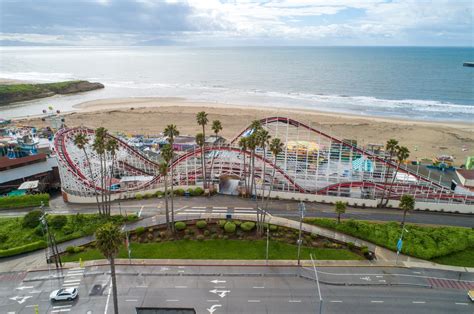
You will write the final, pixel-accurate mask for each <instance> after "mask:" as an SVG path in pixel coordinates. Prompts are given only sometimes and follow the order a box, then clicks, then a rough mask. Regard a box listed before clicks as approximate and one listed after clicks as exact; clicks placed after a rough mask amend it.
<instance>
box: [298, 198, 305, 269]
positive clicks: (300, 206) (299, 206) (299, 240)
mask: <svg viewBox="0 0 474 314" xmlns="http://www.w3.org/2000/svg"><path fill="white" fill-rule="evenodd" d="M298 210H299V211H300V231H299V236H298V266H300V265H301V259H300V257H301V243H302V242H303V240H301V228H302V225H303V218H304V214H305V212H306V206H305V205H304V203H303V202H300V203H299V204H298Z"/></svg>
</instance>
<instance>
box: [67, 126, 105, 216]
mask: <svg viewBox="0 0 474 314" xmlns="http://www.w3.org/2000/svg"><path fill="white" fill-rule="evenodd" d="M88 144H89V138H88V137H87V136H86V135H85V134H84V133H78V134H76V136H75V137H74V145H76V147H77V148H79V149H82V151H83V153H84V156H85V157H86V162H87V166H88V168H89V175H90V177H91V180H92V181H93V182H94V181H95V180H94V174H93V173H92V166H91V162H90V160H89V155H88V154H87V151H86V146H87V145H88ZM93 185H94V196H95V202H96V203H97V210H98V211H99V214H101V210H100V203H99V196H98V195H97V188H96V186H95V183H94V184H93Z"/></svg>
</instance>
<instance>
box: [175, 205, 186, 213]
mask: <svg viewBox="0 0 474 314" xmlns="http://www.w3.org/2000/svg"><path fill="white" fill-rule="evenodd" d="M185 208H188V205H186V206H183V207H181V208H178V209H175V210H174V212H175V213H176V212H177V211H180V210H183V209H185Z"/></svg>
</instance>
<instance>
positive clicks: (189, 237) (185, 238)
mask: <svg viewBox="0 0 474 314" xmlns="http://www.w3.org/2000/svg"><path fill="white" fill-rule="evenodd" d="M183 239H184V240H189V239H191V236H190V235H189V234H185V235H184V236H183Z"/></svg>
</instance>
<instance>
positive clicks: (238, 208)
mask: <svg viewBox="0 0 474 314" xmlns="http://www.w3.org/2000/svg"><path fill="white" fill-rule="evenodd" d="M234 209H237V210H240V209H254V208H252V207H235V208H234Z"/></svg>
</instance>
